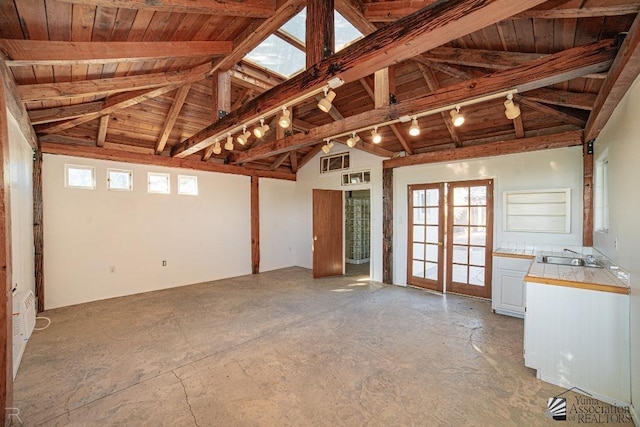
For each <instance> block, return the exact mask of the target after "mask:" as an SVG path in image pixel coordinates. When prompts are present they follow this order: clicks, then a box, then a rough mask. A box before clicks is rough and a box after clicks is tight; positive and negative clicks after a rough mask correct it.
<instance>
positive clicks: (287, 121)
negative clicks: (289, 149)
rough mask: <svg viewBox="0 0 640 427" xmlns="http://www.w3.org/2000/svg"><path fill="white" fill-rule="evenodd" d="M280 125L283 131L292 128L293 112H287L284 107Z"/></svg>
mask: <svg viewBox="0 0 640 427" xmlns="http://www.w3.org/2000/svg"><path fill="white" fill-rule="evenodd" d="M278 125H280V127H281V128H283V129H287V128H288V127H289V126H291V111H289V110H287V107H286V106H283V107H282V115H281V116H280V118H279V119H278Z"/></svg>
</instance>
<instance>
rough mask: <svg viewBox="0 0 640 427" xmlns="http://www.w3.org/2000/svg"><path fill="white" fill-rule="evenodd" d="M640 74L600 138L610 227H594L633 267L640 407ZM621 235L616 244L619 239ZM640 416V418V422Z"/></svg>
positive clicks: (613, 254)
mask: <svg viewBox="0 0 640 427" xmlns="http://www.w3.org/2000/svg"><path fill="white" fill-rule="evenodd" d="M639 110H640V78H638V79H636V81H635V82H634V84H633V86H632V87H631V88H630V89H629V91H628V92H627V94H626V95H625V97H624V98H623V100H622V102H621V103H620V104H619V105H618V107H617V108H616V110H615V111H614V113H613V115H612V117H611V119H610V120H609V122H608V123H607V125H606V126H605V127H604V129H603V130H602V133H600V136H599V137H598V138H597V140H596V144H595V155H594V158H595V159H597V158H598V157H599V156H600V155H601V154H602V152H603V151H604V150H605V149H607V148H608V150H609V151H608V159H609V207H610V212H609V215H610V219H609V232H608V233H603V232H597V231H596V232H594V235H593V237H594V247H595V248H596V249H598V250H599V251H601V252H602V253H604V254H605V255H606V256H608V257H609V258H611V259H612V260H613V261H615V262H616V263H617V264H618V265H620V266H621V267H622V268H624V269H626V270H628V271H629V272H630V273H631V297H630V310H629V311H630V317H631V319H630V334H629V335H630V347H631V400H632V404H633V407H634V408H635V412H636V414H639V413H640V263H639V262H638V261H640V222H639V220H638V218H639V214H640V192H639V190H638V183H640V141H639V140H638V135H640V121H639V120H638V111H639ZM615 239H617V240H618V248H617V249H616V248H615V245H614V240H615ZM637 421H638V419H637V418H636V422H637Z"/></svg>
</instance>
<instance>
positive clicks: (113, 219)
mask: <svg viewBox="0 0 640 427" xmlns="http://www.w3.org/2000/svg"><path fill="white" fill-rule="evenodd" d="M65 163H70V164H76V165H88V166H94V167H95V168H96V180H97V188H96V189H95V190H80V189H70V188H65V186H64V165H65ZM108 167H111V168H118V169H128V170H132V171H133V179H134V184H133V191H132V192H115V191H107V189H106V170H107V168H108ZM148 171H152V172H163V173H170V174H171V194H169V195H165V194H148V193H147V185H146V180H147V172H148ZM178 174H184V175H196V176H197V177H198V186H199V195H198V196H186V195H177V194H176V181H177V175H178ZM250 185H251V183H250V178H249V177H246V176H238V175H227V174H219V173H212V172H200V171H192V170H182V169H171V168H163V167H151V166H142V165H134V164H126V163H118V162H110V161H102V160H93V159H80V158H73V157H67V156H55V155H45V156H44V164H43V199H44V237H45V241H44V251H45V253H44V260H45V261H44V262H45V287H46V292H45V306H46V308H47V309H50V308H55V307H60V306H65V305H71V304H77V303H82V302H87V301H95V300H99V299H105V298H111V297H116V296H121V295H129V294H134V293H139V292H147V291H151V290H156V289H163V288H169V287H174V286H181V285H188V284H193V283H199V282H204V281H209V280H216V279H221V278H226V277H233V276H240V275H243V274H250V273H251V227H250V224H251V197H250V194H251V187H250ZM263 250H265V251H266V250H268V248H266V247H264V248H263ZM162 260H166V261H167V266H166V267H163V266H162ZM111 266H114V267H115V268H116V272H115V273H111V272H110V267H111Z"/></svg>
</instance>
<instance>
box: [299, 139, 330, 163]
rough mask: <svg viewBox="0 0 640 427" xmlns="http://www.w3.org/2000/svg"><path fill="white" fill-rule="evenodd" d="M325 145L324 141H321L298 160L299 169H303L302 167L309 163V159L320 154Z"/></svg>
mask: <svg viewBox="0 0 640 427" xmlns="http://www.w3.org/2000/svg"><path fill="white" fill-rule="evenodd" d="M323 145H324V142H321V143H320V144H316V145H314V146H313V148H312V149H311V151H309V152H308V153H307V154H305V155H304V157H303V158H302V159H300V161H299V162H298V170H300V169H302V167H303V166H304V165H306V164H307V163H309V161H310V160H311V159H313V158H314V157H315V156H316V154H318V153H319V152H320V151H322V146H323Z"/></svg>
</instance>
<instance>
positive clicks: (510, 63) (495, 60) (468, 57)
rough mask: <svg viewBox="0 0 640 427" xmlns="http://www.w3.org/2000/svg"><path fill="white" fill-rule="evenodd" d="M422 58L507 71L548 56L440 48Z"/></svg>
mask: <svg viewBox="0 0 640 427" xmlns="http://www.w3.org/2000/svg"><path fill="white" fill-rule="evenodd" d="M422 56H423V57H425V58H426V59H428V60H430V61H433V62H437V63H444V64H455V65H464V66H466V67H478V68H487V69H492V70H507V69H509V68H513V67H517V66H519V65H522V64H525V63H527V62H531V61H534V60H536V59H540V58H543V57H545V56H546V54H540V53H522V52H505V51H498V50H484V49H463V48H457V47H447V46H440V47H437V48H435V49H431V50H430V51H428V52H425V53H424V54H423V55H422Z"/></svg>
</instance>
